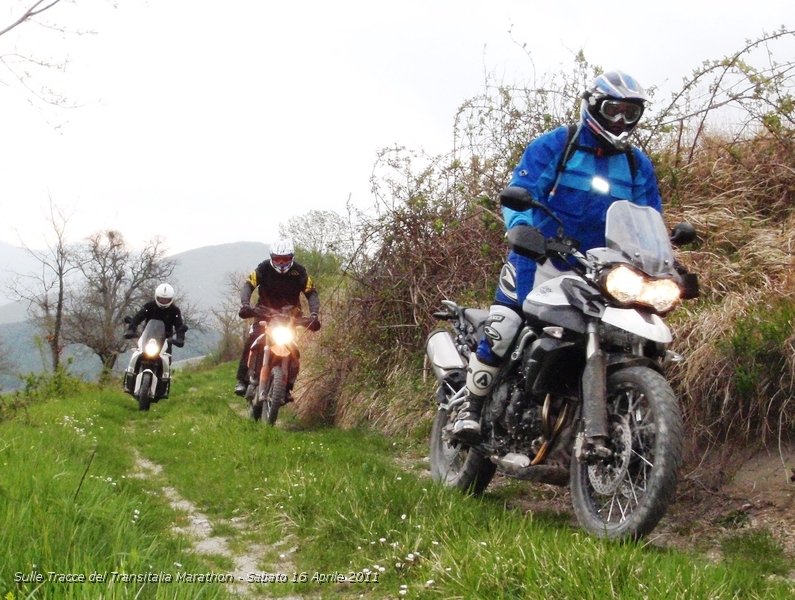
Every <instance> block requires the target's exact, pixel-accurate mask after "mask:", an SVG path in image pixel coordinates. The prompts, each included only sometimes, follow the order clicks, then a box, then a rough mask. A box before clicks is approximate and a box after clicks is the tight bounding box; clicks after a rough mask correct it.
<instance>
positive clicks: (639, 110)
mask: <svg viewBox="0 0 795 600" xmlns="http://www.w3.org/2000/svg"><path fill="white" fill-rule="evenodd" d="M599 114H600V115H602V117H604V118H605V120H607V121H609V122H610V123H617V122H618V121H619V120H622V119H623V121H624V123H626V124H627V125H632V124H633V123H636V122H637V120H638V119H640V115H641V114H643V107H642V106H641V105H639V104H635V103H633V102H626V101H624V100H610V99H607V100H602V103H601V105H600V106H599Z"/></svg>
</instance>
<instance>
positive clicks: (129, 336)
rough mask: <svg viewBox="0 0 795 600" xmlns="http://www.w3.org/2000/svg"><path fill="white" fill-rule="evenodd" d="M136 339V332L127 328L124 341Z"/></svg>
mask: <svg viewBox="0 0 795 600" xmlns="http://www.w3.org/2000/svg"><path fill="white" fill-rule="evenodd" d="M136 337H138V332H137V331H135V329H129V328H128V329H127V331H125V332H124V339H127V340H131V339H133V338H136Z"/></svg>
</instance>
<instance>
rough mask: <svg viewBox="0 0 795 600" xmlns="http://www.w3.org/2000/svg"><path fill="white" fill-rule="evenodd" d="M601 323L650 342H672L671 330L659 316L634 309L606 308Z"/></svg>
mask: <svg viewBox="0 0 795 600" xmlns="http://www.w3.org/2000/svg"><path fill="white" fill-rule="evenodd" d="M602 322H603V323H607V324H608V325H612V326H613V327H617V328H619V329H623V330H624V331H628V332H629V333H632V334H634V335H637V336H639V337H642V338H643V339H646V340H651V341H652V342H658V343H660V344H669V343H671V341H672V340H673V336H672V335H671V330H670V329H669V328H668V325H666V324H665V321H663V320H662V319H661V318H660V317H659V315H655V314H652V313H648V314H645V313H641V312H639V311H637V310H635V309H634V308H615V307H613V306H608V307H607V308H605V311H604V314H603V315H602Z"/></svg>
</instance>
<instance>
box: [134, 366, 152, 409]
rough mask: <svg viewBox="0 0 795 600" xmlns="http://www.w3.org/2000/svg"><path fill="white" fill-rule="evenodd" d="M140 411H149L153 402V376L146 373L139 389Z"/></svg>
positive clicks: (142, 376) (142, 377)
mask: <svg viewBox="0 0 795 600" xmlns="http://www.w3.org/2000/svg"><path fill="white" fill-rule="evenodd" d="M136 398H137V400H138V410H149V405H150V404H151V402H152V374H151V373H144V374H143V375H141V387H139V388H138V395H137V396H136Z"/></svg>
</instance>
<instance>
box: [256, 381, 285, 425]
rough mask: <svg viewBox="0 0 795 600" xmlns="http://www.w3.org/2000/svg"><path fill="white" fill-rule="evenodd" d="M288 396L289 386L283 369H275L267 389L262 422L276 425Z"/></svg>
mask: <svg viewBox="0 0 795 600" xmlns="http://www.w3.org/2000/svg"><path fill="white" fill-rule="evenodd" d="M286 395H287V385H286V384H285V381H284V374H283V371H282V368H281V367H273V369H271V372H270V376H269V377H268V382H267V384H266V388H265V403H264V404H265V405H264V407H263V411H262V420H263V421H266V422H267V423H268V425H273V424H274V423H276V418H277V417H278V416H279V408H280V407H281V405H282V404H284V398H285V396H286Z"/></svg>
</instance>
